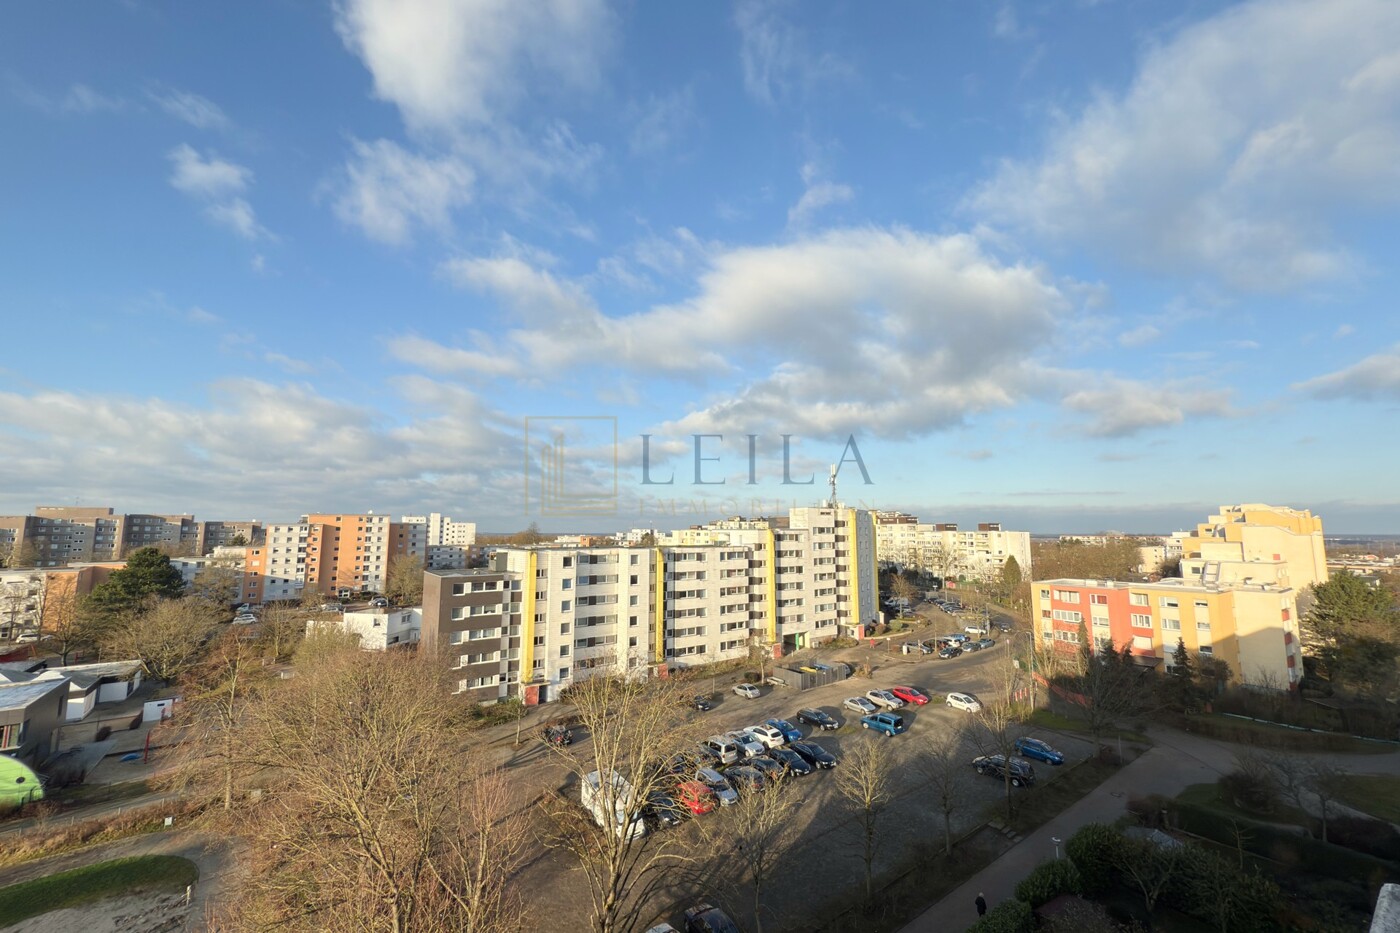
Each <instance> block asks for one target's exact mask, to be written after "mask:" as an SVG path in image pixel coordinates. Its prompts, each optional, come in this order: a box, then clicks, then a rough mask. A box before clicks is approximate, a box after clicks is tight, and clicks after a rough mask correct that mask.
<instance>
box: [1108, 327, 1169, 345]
mask: <svg viewBox="0 0 1400 933" xmlns="http://www.w3.org/2000/svg"><path fill="white" fill-rule="evenodd" d="M1161 336H1162V332H1161V331H1160V330H1158V329H1157V328H1156V327H1154V326H1153V325H1151V324H1139V325H1138V326H1137V327H1134V328H1133V329H1132V330H1126V331H1124V332H1123V333H1121V334H1119V335H1118V342H1119V343H1120V344H1122V345H1123V346H1125V347H1141V346H1145V345H1147V344H1149V343H1151V342H1152V341H1154V340H1156V339H1157V338H1158V337H1161Z"/></svg>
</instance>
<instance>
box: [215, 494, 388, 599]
mask: <svg viewBox="0 0 1400 933" xmlns="http://www.w3.org/2000/svg"><path fill="white" fill-rule="evenodd" d="M391 542H392V532H391V525H390V522H389V519H388V516H385V515H375V514H373V513H366V514H364V515H333V514H330V513H325V514H315V515H307V516H304V517H303V518H302V520H301V521H300V522H297V523H295V524H287V525H269V526H268V527H267V530H266V533H265V536H264V540H263V542H262V544H260V545H256V546H253V547H249V548H248V549H247V551H246V557H245V559H244V563H243V598H244V600H245V601H246V602H249V603H263V602H272V601H275V600H291V599H301V598H302V594H303V593H305V592H306V591H307V589H311V590H313V591H315V592H319V593H324V594H326V595H327V596H334V595H336V594H337V593H341V592H346V593H350V594H357V593H363V592H376V593H377V592H380V591H382V590H383V589H384V584H385V581H386V579H387V577H388V569H389V561H390V559H391V557H392V553H393V551H392V543H391Z"/></svg>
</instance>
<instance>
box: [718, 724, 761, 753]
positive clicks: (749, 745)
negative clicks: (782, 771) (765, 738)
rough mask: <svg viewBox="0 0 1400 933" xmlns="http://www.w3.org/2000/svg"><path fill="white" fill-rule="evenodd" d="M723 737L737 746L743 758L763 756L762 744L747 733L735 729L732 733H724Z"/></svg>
mask: <svg viewBox="0 0 1400 933" xmlns="http://www.w3.org/2000/svg"><path fill="white" fill-rule="evenodd" d="M724 737H725V738H726V739H728V740H729V741H731V742H733V743H734V744H735V745H737V746H739V752H740V754H742V755H743V756H744V757H745V758H756V757H758V756H759V755H762V754H763V743H762V742H760V741H759V740H758V739H756V738H754V737H753V736H751V735H749V734H748V733H747V732H743V731H740V730H737V729H736V730H735V731H733V732H726V733H725V734H724Z"/></svg>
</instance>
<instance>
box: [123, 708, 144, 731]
mask: <svg viewBox="0 0 1400 933" xmlns="http://www.w3.org/2000/svg"><path fill="white" fill-rule="evenodd" d="M141 719H142V714H141V713H137V714H136V715H135V716H132V717H131V725H129V726H127V727H126V728H127V731H128V732H129V731H131V730H132V729H140V728H141Z"/></svg>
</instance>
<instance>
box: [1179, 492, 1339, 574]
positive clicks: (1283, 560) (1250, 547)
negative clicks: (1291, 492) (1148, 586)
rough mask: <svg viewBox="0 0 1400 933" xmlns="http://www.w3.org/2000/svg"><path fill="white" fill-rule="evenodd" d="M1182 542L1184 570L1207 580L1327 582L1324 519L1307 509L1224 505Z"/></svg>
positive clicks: (1182, 570) (1182, 568) (1182, 569)
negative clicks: (1323, 533) (1323, 531)
mask: <svg viewBox="0 0 1400 933" xmlns="http://www.w3.org/2000/svg"><path fill="white" fill-rule="evenodd" d="M1181 547H1182V558H1181V575H1182V576H1183V577H1184V578H1186V579H1189V580H1196V581H1198V582H1200V583H1204V584H1207V585H1211V584H1217V583H1224V584H1229V583H1245V582H1249V583H1272V584H1275V585H1278V586H1289V587H1293V588H1294V589H1296V590H1298V591H1300V592H1301V591H1302V590H1304V589H1306V588H1307V587H1309V586H1311V585H1313V584H1314V583H1326V582H1327V554H1326V549H1325V546H1324V541H1323V536H1322V519H1321V518H1320V517H1318V516H1315V515H1313V514H1312V513H1311V512H1309V511H1307V510H1306V509H1304V510H1301V511H1300V510H1298V509H1290V508H1283V507H1280V506H1272V505H1262V504H1258V503H1252V504H1247V505H1225V506H1221V507H1220V511H1219V512H1218V513H1216V514H1215V515H1212V516H1210V518H1209V519H1208V520H1207V521H1205V522H1202V523H1201V524H1199V525H1197V526H1196V530H1195V531H1194V532H1192V533H1190V534H1188V535H1185V536H1183V537H1182V538H1181Z"/></svg>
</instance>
